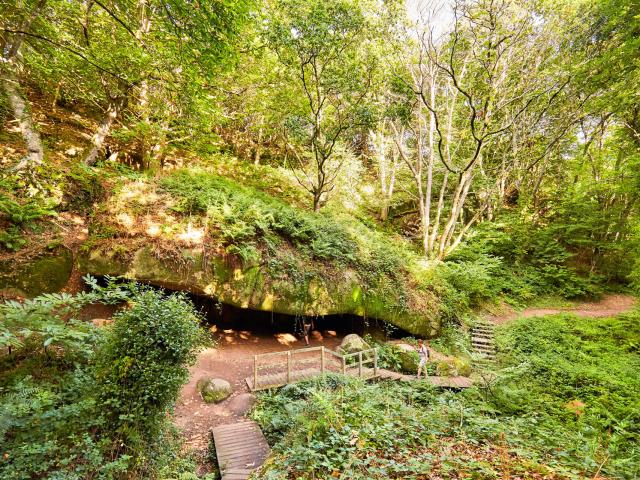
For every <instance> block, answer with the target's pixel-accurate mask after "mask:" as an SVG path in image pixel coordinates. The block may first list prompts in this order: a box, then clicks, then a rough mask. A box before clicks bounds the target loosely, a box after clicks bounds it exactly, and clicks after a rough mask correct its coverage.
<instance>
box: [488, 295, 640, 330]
mask: <svg viewBox="0 0 640 480" xmlns="http://www.w3.org/2000/svg"><path fill="white" fill-rule="evenodd" d="M635 304H636V299H635V298H634V297H632V296H630V295H621V294H617V295H607V296H606V297H604V298H603V299H602V300H600V301H597V302H585V303H579V304H577V305H574V306H571V307H566V308H535V307H534V308H526V309H524V310H523V311H521V312H516V311H510V312H507V313H502V314H499V315H489V316H487V317H486V319H487V320H490V321H492V322H493V323H496V324H498V325H502V324H504V323H507V322H509V321H511V320H515V319H516V318H522V317H524V318H529V317H541V316H543V315H555V314H557V313H573V314H575V315H579V316H581V317H592V318H598V317H611V316H613V315H618V314H620V313H624V312H626V311H628V310H631V309H632V308H633V307H634V305H635Z"/></svg>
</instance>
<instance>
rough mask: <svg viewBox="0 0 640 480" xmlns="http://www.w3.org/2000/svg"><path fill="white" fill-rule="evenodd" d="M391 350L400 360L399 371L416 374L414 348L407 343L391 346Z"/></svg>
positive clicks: (416, 354)
mask: <svg viewBox="0 0 640 480" xmlns="http://www.w3.org/2000/svg"><path fill="white" fill-rule="evenodd" d="M393 349H394V350H395V352H396V353H397V354H398V359H399V360H400V369H401V370H402V371H403V372H405V373H417V372H418V361H419V357H418V352H417V351H416V349H415V347H413V346H412V345H409V344H408V343H396V344H393Z"/></svg>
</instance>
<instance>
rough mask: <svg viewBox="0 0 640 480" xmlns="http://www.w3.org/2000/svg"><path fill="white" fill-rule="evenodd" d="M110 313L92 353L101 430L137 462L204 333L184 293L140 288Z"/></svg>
mask: <svg viewBox="0 0 640 480" xmlns="http://www.w3.org/2000/svg"><path fill="white" fill-rule="evenodd" d="M114 319H115V322H114V324H113V326H112V328H111V330H110V331H109V334H108V336H107V339H106V341H105V343H104V345H103V346H102V348H101V349H100V350H99V351H98V353H97V355H96V369H95V370H96V391H97V397H98V403H99V404H100V407H101V410H102V411H103V416H104V419H105V422H104V426H103V434H104V435H106V436H109V437H110V438H113V439H116V441H115V442H114V445H115V448H116V452H115V453H116V455H117V456H120V455H123V454H126V455H129V456H131V457H133V458H134V460H135V461H136V463H137V464H138V465H140V464H142V462H143V461H148V460H149V458H148V457H147V456H146V454H147V453H148V452H149V450H151V449H153V448H154V447H155V446H156V445H154V443H155V441H157V439H158V437H159V436H160V434H161V433H162V431H163V430H164V429H165V428H166V417H167V415H168V414H169V413H170V411H171V409H172V407H173V403H174V402H175V399H176V398H177V396H178V392H179V390H180V387H181V386H182V385H183V384H184V383H185V382H186V381H187V379H188V370H187V366H188V365H189V364H191V363H192V362H193V361H194V360H195V358H196V351H197V349H198V347H200V346H201V345H203V344H204V337H203V333H202V330H201V329H200V327H199V323H200V317H199V316H198V315H197V314H196V313H195V312H194V309H193V305H192V304H191V303H190V302H189V301H188V300H187V299H186V298H185V296H184V295H182V294H173V295H170V296H168V297H164V296H163V294H162V293H160V292H157V291H154V290H150V289H140V290H139V291H138V292H137V293H136V295H135V296H134V297H133V299H132V306H131V308H130V309H127V310H123V311H120V312H118V313H117V314H116V315H115V316H114Z"/></svg>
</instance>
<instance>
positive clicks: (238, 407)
mask: <svg viewBox="0 0 640 480" xmlns="http://www.w3.org/2000/svg"><path fill="white" fill-rule="evenodd" d="M256 400H257V398H256V396H255V395H254V394H252V393H241V394H240V395H236V396H235V397H233V398H232V399H231V400H229V403H228V404H227V408H228V409H229V410H231V411H232V412H233V413H235V414H236V415H240V416H244V415H246V414H247V413H249V412H250V411H251V409H252V408H253V406H254V405H255V403H256Z"/></svg>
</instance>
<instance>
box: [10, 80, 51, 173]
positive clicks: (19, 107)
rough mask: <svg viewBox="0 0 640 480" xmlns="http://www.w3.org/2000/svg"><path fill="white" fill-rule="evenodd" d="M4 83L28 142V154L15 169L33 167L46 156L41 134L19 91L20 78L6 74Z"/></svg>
mask: <svg viewBox="0 0 640 480" xmlns="http://www.w3.org/2000/svg"><path fill="white" fill-rule="evenodd" d="M2 83H3V85H4V90H5V92H6V93H7V98H8V99H9V104H10V105H11V109H12V110H13V116H14V117H15V119H16V120H17V121H18V128H19V129H20V133H21V134H22V137H23V138H24V140H25V142H26V143H27V155H26V156H25V157H24V158H23V159H22V160H21V161H20V163H19V164H18V165H17V166H16V167H15V169H16V170H24V169H26V168H28V169H31V168H33V167H34V166H36V165H40V164H41V163H42V160H43V158H44V151H43V149H42V141H41V140H40V134H39V133H38V131H37V130H36V129H35V127H34V125H33V121H32V120H31V115H30V114H29V111H28V109H27V106H26V104H25V102H24V99H23V98H22V96H21V95H20V92H19V91H18V87H19V84H18V80H17V79H16V78H15V77H13V76H11V75H6V76H5V79H4V80H3V82H2Z"/></svg>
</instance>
